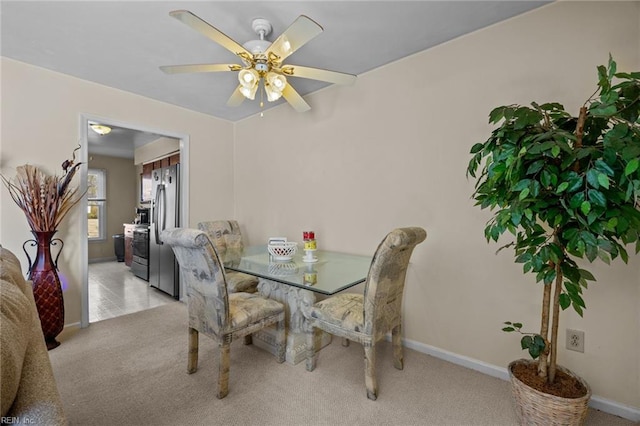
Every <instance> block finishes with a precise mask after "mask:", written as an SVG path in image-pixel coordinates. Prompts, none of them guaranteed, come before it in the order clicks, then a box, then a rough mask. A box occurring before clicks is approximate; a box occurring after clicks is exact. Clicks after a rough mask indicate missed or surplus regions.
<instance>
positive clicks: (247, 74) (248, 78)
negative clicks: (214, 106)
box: [238, 68, 260, 89]
mask: <svg viewBox="0 0 640 426" xmlns="http://www.w3.org/2000/svg"><path fill="white" fill-rule="evenodd" d="M259 80H260V74H258V71H256V70H254V69H252V68H245V69H243V70H241V71H240V72H239V73H238V81H239V82H240V84H242V86H243V87H246V88H248V89H251V88H253V86H257V85H258V81H259Z"/></svg>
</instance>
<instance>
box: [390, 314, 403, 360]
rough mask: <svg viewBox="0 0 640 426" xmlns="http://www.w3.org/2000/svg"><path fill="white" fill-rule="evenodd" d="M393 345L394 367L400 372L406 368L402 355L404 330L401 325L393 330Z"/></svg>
mask: <svg viewBox="0 0 640 426" xmlns="http://www.w3.org/2000/svg"><path fill="white" fill-rule="evenodd" d="M391 345H392V346H393V366H394V367H395V368H397V369H398V370H402V369H403V368H404V358H403V355H402V328H401V326H400V324H398V325H396V326H395V327H393V329H391Z"/></svg>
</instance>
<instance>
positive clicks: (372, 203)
mask: <svg viewBox="0 0 640 426" xmlns="http://www.w3.org/2000/svg"><path fill="white" fill-rule="evenodd" d="M639 28H640V10H639V7H638V2H634V3H631V2H621V3H616V2H561V3H557V4H553V5H550V6H547V7H544V8H542V9H540V10H536V11H533V12H530V13H528V14H525V15H523V16H520V17H517V18H515V19H512V20H510V21H507V22H503V23H500V24H497V25H494V26H492V27H490V28H488V29H485V30H482V31H479V32H476V33H474V34H471V35H469V36H466V37H462V38H460V39H458V40H454V41H453V42H450V43H447V44H443V45H441V46H439V47H436V48H434V49H431V50H429V51H426V52H422V53H419V54H417V55H414V56H412V57H410V58H407V59H404V60H402V61H399V62H397V63H393V64H390V65H388V66H385V67H383V68H381V69H378V70H375V71H372V72H369V73H367V74H364V75H362V76H360V77H359V78H358V81H357V83H356V84H355V86H353V87H346V88H343V87H331V88H329V89H327V90H324V91H321V92H320V93H317V94H314V95H311V96H309V97H308V101H309V103H310V104H311V106H312V110H311V111H309V112H307V113H304V114H297V113H295V112H293V110H292V109H291V108H290V107H289V106H287V105H282V106H280V107H278V108H275V109H273V110H269V111H267V112H266V113H265V115H264V117H263V118H258V117H255V118H251V119H247V120H245V121H242V122H240V123H237V124H236V125H235V126H233V125H232V124H231V123H228V122H224V121H221V120H218V119H215V118H212V117H208V116H205V115H202V114H198V113H194V112H190V111H187V110H184V109H182V108H178V107H174V106H171V105H167V104H162V103H159V102H156V101H153V100H150V99H146V98H142V97H139V96H136V95H132V94H129V93H125V92H121V91H118V90H113V89H109V88H106V87H104V86H100V85H96V84H93V83H90V82H86V81H81V80H78V79H75V78H72V77H69V76H64V75H61V74H57V73H54V72H50V71H46V70H44V69H40V68H36V67H32V66H29V65H25V64H22V63H19V62H16V61H12V60H9V59H6V58H2V70H1V71H2V75H1V78H2V81H1V83H2V84H1V89H2V94H1V97H0V98H1V119H2V120H1V123H2V129H1V136H2V137H1V139H0V143H1V145H0V154H1V156H0V158H1V159H0V161H1V163H0V171H1V172H2V173H3V174H5V175H12V174H13V172H14V170H15V167H16V166H17V165H21V164H24V163H25V162H30V163H32V164H36V165H40V166H42V167H44V168H45V169H47V170H48V171H50V172H56V171H59V164H60V163H61V162H62V161H63V160H64V159H66V158H67V157H68V156H69V154H70V152H71V150H72V149H73V148H74V146H75V144H76V141H77V140H78V116H79V114H81V113H89V114H95V115H100V116H103V117H107V118H111V119H114V120H121V121H125V122H128V123H134V124H138V125H142V126H147V127H151V128H157V129H164V130H166V131H167V132H169V133H184V134H189V135H190V147H191V155H190V162H189V164H188V166H189V171H190V172H189V173H190V182H191V188H190V200H189V201H190V220H189V224H190V225H191V226H194V225H195V224H196V223H197V222H199V221H201V220H208V219H211V218H219V217H235V218H236V219H238V220H239V221H240V223H241V224H242V226H243V231H245V234H246V236H247V239H248V240H249V241H248V243H251V244H255V243H263V242H264V241H265V239H266V237H267V236H272V235H286V236H288V237H289V238H291V239H294V240H299V239H300V233H301V232H302V230H303V229H314V230H315V231H316V233H317V237H318V243H319V245H320V247H321V248H326V249H333V250H341V251H345V252H353V253H363V254H371V253H373V251H374V250H375V248H376V245H377V243H378V242H379V240H380V239H381V238H382V237H383V236H384V234H385V233H386V232H388V231H389V230H390V229H392V228H394V227H398V226H406V225H418V226H423V227H424V228H426V229H427V231H428V234H429V235H428V238H427V241H426V242H425V243H423V244H422V245H420V246H419V247H418V248H417V249H416V251H415V252H414V255H413V258H412V265H411V268H410V270H409V274H408V279H407V290H406V296H405V312H406V317H405V336H406V338H407V339H410V340H411V341H413V342H415V343H417V344H420V345H429V346H433V347H436V348H439V349H442V350H445V351H450V352H452V353H454V354H458V355H460V356H463V357H470V358H473V359H476V360H479V361H482V362H485V363H488V364H492V365H496V366H501V367H503V366H506V365H507V363H508V362H509V361H510V360H512V359H515V358H518V357H523V356H525V354H524V353H522V352H521V351H520V350H519V349H518V345H517V338H516V337H514V336H511V335H505V334H503V333H501V332H500V331H499V330H500V328H501V324H502V322H503V321H506V320H521V321H523V322H525V323H526V324H527V325H528V326H529V327H530V328H531V329H533V330H535V328H536V325H537V316H538V311H539V299H540V293H541V291H540V288H539V286H538V285H536V284H534V283H533V280H532V278H531V277H525V276H523V275H522V274H521V272H520V267H519V266H518V265H515V264H514V263H513V260H512V257H511V255H510V254H509V253H508V252H506V251H505V252H502V253H501V254H500V255H498V256H496V255H495V254H494V252H495V250H496V248H497V247H496V245H495V244H492V245H488V244H487V243H486V242H485V241H484V239H483V236H482V229H483V227H484V222H485V220H486V219H487V217H488V214H487V213H486V212H482V211H480V210H478V209H477V208H475V207H473V203H472V201H471V199H470V196H471V193H472V191H473V182H472V181H469V180H467V179H466V178H465V169H466V165H467V161H468V159H469V155H468V152H469V149H470V147H471V146H472V145H473V144H474V143H475V142H478V141H482V140H484V139H486V137H487V136H488V134H489V132H490V129H491V128H490V126H489V125H488V124H487V117H488V113H489V111H490V110H491V109H492V108H493V107H494V106H497V105H501V104H504V103H512V102H521V103H526V102H529V101H531V100H538V101H546V100H558V101H561V102H564V103H565V104H566V105H567V106H568V107H571V108H572V109H576V108H577V107H578V106H579V105H580V104H581V103H582V102H583V101H584V100H585V98H586V97H587V96H589V95H590V94H591V92H592V91H593V90H594V83H595V80H596V72H595V67H596V66H597V65H599V64H602V63H605V62H606V60H607V56H608V54H609V52H611V53H612V54H613V55H614V57H615V58H616V59H617V60H618V65H619V69H621V70H638V69H640V58H639V50H640V42H639V41H638V40H640V30H639ZM411 81H417V82H418V83H414V84H409V82H411ZM234 127H235V132H236V135H235V144H234V143H233V142H234ZM34 129H46V132H47V134H46V137H38V138H36V137H34ZM255 135H260V136H261V137H259V138H256V137H255ZM213 161H215V167H212V166H211V165H212V163H213ZM232 164H233V165H235V170H234V167H233V166H232ZM0 194H1V196H2V205H1V206H0V242H1V243H2V244H3V246H5V247H7V248H9V249H11V250H13V251H15V252H16V253H17V254H18V255H20V252H21V251H20V247H21V245H22V242H23V241H24V240H26V239H27V238H29V236H30V234H29V230H28V227H27V225H26V221H25V219H24V217H23V216H22V213H21V212H20V211H19V210H18V209H17V207H16V206H15V205H13V203H11V202H10V201H7V198H8V195H7V193H6V190H4V189H2V191H1V192H0ZM234 197H235V199H234ZM234 206H235V212H234ZM82 218H83V215H82V212H79V211H78V209H76V210H75V211H74V212H73V213H72V215H71V217H70V218H68V219H67V220H66V221H65V223H64V225H63V226H64V229H63V230H61V232H60V237H61V238H63V239H64V240H65V252H64V254H63V256H62V258H61V268H62V270H63V271H65V273H66V274H67V275H68V276H69V277H70V288H69V289H68V290H67V291H66V293H65V307H66V322H67V324H70V323H75V322H78V321H79V318H80V271H81V269H82V267H83V264H84V263H85V262H86V259H80V258H79V253H78V245H79V241H80V238H82V236H81V235H80V232H79V225H78V223H79V221H80V220H82ZM592 270H593V272H594V273H595V274H596V276H597V278H598V282H597V283H596V284H593V285H591V286H590V288H589V290H587V294H586V296H585V297H586V301H587V306H588V309H587V311H586V313H585V318H583V319H580V318H578V317H577V315H575V314H574V313H573V312H569V311H568V312H566V313H565V314H564V317H563V323H562V324H561V327H562V330H564V329H565V328H567V327H571V328H576V329H579V330H584V331H585V333H586V351H585V353H584V354H579V353H574V352H567V351H565V350H564V349H561V353H560V360H561V363H562V364H564V365H566V366H570V368H572V369H573V370H575V371H576V372H578V373H579V374H580V375H582V376H583V377H585V378H586V379H587V380H588V381H589V383H590V384H591V385H592V387H593V390H594V393H595V394H596V395H598V396H601V397H604V398H608V399H611V400H614V401H616V402H618V403H621V404H626V405H631V406H634V407H640V355H638V353H639V351H638V348H639V347H640V331H639V330H640V286H639V285H638V280H639V278H640V259H638V257H637V256H635V257H632V259H631V260H630V262H629V265H626V266H625V265H623V264H621V263H619V262H616V263H615V264H614V265H613V266H611V267H607V266H603V265H599V264H598V265H596V266H594V267H593V268H592Z"/></svg>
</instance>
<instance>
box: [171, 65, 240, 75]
mask: <svg viewBox="0 0 640 426" xmlns="http://www.w3.org/2000/svg"><path fill="white" fill-rule="evenodd" d="M160 69H161V70H162V71H164V72H165V73H167V74H179V73H185V72H218V71H239V70H241V69H242V67H241V66H240V65H237V64H193V65H163V66H161V67H160Z"/></svg>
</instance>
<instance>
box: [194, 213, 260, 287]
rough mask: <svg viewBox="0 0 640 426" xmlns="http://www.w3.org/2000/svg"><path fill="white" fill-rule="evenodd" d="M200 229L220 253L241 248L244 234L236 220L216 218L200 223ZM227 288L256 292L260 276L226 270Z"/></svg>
mask: <svg viewBox="0 0 640 426" xmlns="http://www.w3.org/2000/svg"><path fill="white" fill-rule="evenodd" d="M198 229H200V230H201V231H204V232H205V233H206V234H207V235H208V236H209V239H210V240H211V242H212V243H213V245H214V247H215V248H216V250H217V251H218V254H220V255H224V254H225V253H226V251H227V250H241V249H242V248H243V245H242V234H241V233H240V225H238V222H237V221H235V220H214V221H209V222H200V223H198ZM226 274H227V288H228V289H229V292H230V293H236V292H239V291H244V292H246V293H255V292H256V291H257V286H258V278H257V277H254V276H253V275H249V274H243V273H242V272H236V271H226Z"/></svg>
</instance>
